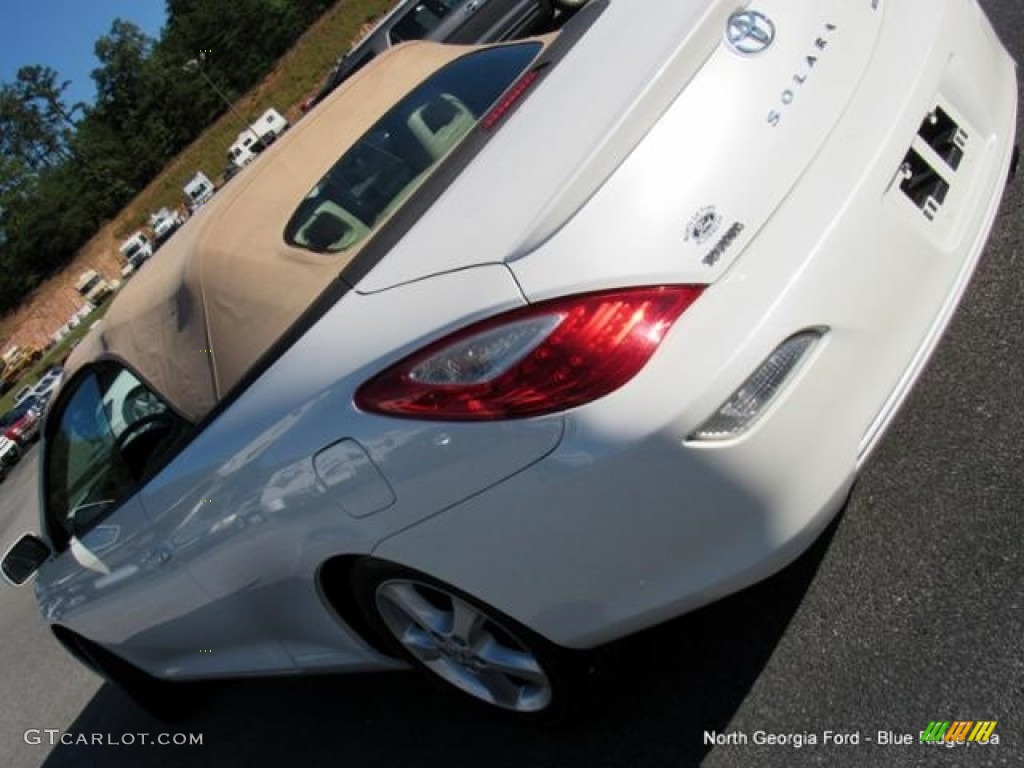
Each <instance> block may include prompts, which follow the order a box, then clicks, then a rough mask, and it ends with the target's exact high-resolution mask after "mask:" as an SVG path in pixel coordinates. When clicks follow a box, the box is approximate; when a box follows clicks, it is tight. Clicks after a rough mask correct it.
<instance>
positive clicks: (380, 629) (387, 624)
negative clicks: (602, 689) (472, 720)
mask: <svg viewBox="0 0 1024 768" xmlns="http://www.w3.org/2000/svg"><path fill="white" fill-rule="evenodd" d="M352 586H353V589H354V598H355V602H356V603H357V605H358V606H359V608H360V610H361V611H362V613H363V616H364V618H365V620H366V622H367V623H368V624H369V625H370V627H371V628H372V629H373V631H374V632H375V633H376V634H377V635H378V636H379V637H380V639H381V640H382V642H383V643H385V644H386V646H387V647H388V648H389V649H391V650H392V651H393V652H394V654H395V655H397V656H399V657H401V658H403V659H405V660H407V661H408V662H409V663H411V664H412V666H413V667H414V668H416V669H417V670H419V671H420V672H422V673H424V674H425V675H426V677H427V678H428V679H430V680H431V681H433V682H434V683H436V684H440V685H441V686H442V687H445V688H447V689H449V690H454V691H458V692H459V693H460V694H462V695H463V696H465V697H468V698H470V699H472V700H473V701H474V702H476V703H477V704H479V705H483V706H484V707H486V708H488V709H490V710H491V711H494V712H498V713H500V714H502V715H504V716H506V717H510V718H513V719H517V720H522V721H527V722H531V723H536V724H538V725H546V726H553V725H562V724H565V723H567V722H569V721H571V720H573V719H575V718H576V717H577V716H578V715H579V714H580V713H581V712H582V711H583V710H584V709H586V706H587V705H588V704H589V703H590V702H591V695H590V694H591V693H592V691H593V686H592V685H591V683H592V682H593V680H595V679H596V678H597V677H598V665H597V663H596V661H597V654H592V653H588V652H582V651H570V650H568V649H564V648H561V647H559V646H556V645H555V644H553V643H551V642H549V641H548V640H546V639H544V638H543V637H541V636H540V635H538V634H537V633H536V632H533V631H532V630H530V629H529V628H527V627H525V626H523V625H522V624H521V623H519V622H517V621H515V620H514V619H512V618H511V617H509V616H506V615H505V614H503V613H502V612H500V611H498V610H497V609H495V608H493V607H491V606H489V605H487V604H486V603H484V602H482V601H480V600H477V599H476V598H474V597H472V596H471V595H468V594H466V593H465V592H463V591H462V590H460V589H457V588H455V587H452V586H450V585H447V584H445V583H443V582H441V581H438V580H437V579H434V578H432V577H430V576H427V575H425V574H422V573H418V572H416V571H413V570H410V569H408V568H403V567H401V566H397V565H393V564H390V563H385V562H382V561H378V560H367V561H364V562H363V563H361V564H360V565H358V566H357V567H356V568H355V570H354V572H353V578H352Z"/></svg>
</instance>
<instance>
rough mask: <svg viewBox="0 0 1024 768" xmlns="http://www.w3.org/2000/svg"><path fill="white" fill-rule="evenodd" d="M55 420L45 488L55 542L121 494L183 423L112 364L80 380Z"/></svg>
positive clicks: (113, 504)
mask: <svg viewBox="0 0 1024 768" xmlns="http://www.w3.org/2000/svg"><path fill="white" fill-rule="evenodd" d="M56 419H57V423H56V426H55V427H54V429H53V431H52V433H51V435H50V437H49V439H48V441H47V451H46V457H45V460H44V466H45V469H44V472H45V485H44V491H45V507H46V515H47V521H48V525H49V528H50V534H51V537H52V538H54V540H55V542H54V543H55V545H57V546H60V545H61V544H63V543H66V542H67V540H68V539H69V538H70V537H71V536H72V535H81V534H82V533H83V532H84V530H85V529H88V527H90V526H91V525H93V524H95V523H96V522H99V520H100V519H102V517H103V516H104V515H105V514H106V513H107V512H109V511H111V510H112V509H113V508H114V507H116V506H117V505H118V504H119V503H120V502H122V501H123V500H124V499H126V498H127V497H128V496H129V495H130V494H131V493H132V492H133V490H134V488H135V487H136V486H137V485H138V483H139V481H140V480H141V479H142V478H143V477H145V476H146V474H147V471H148V470H149V469H151V468H152V467H153V466H154V465H155V463H156V462H158V461H159V460H160V459H161V458H162V457H164V456H166V451H167V450H168V449H169V448H170V446H171V445H172V444H173V442H174V440H175V438H176V437H177V436H179V435H180V434H181V433H182V431H183V430H184V429H185V428H186V426H187V424H186V422H184V420H182V419H181V418H180V417H179V416H177V415H176V414H174V413H173V412H172V411H171V410H170V409H169V408H168V407H167V406H166V405H165V404H164V403H163V402H162V401H161V400H160V399H159V398H158V397H157V396H156V395H155V394H153V393H152V392H151V391H150V390H149V389H148V388H147V387H146V386H145V385H144V384H142V382H140V381H139V379H138V378H136V377H135V376H134V375H132V374H131V373H130V372H129V371H127V370H125V369H123V368H119V367H117V366H112V365H108V366H103V367H100V368H98V369H96V370H95V371H93V372H90V373H89V374H87V375H86V376H85V377H83V378H82V379H80V380H79V383H78V386H77V388H76V389H75V391H74V393H73V394H72V395H71V396H70V398H69V399H67V400H66V401H65V404H64V405H63V407H62V409H61V411H60V413H59V415H57V416H56Z"/></svg>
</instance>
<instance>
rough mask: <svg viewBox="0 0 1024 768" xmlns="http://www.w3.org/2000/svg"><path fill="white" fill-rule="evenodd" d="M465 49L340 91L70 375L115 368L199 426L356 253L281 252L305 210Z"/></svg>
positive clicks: (233, 194)
mask: <svg viewBox="0 0 1024 768" xmlns="http://www.w3.org/2000/svg"><path fill="white" fill-rule="evenodd" d="M468 50H471V49H469V48H466V47H462V46H451V45H440V44H436V43H407V44H405V45H401V46H398V47H396V48H393V49H391V50H390V51H388V52H386V53H384V54H382V55H381V56H380V57H379V58H377V59H376V60H375V61H374V62H373V64H371V65H370V66H368V67H366V68H365V69H364V70H362V71H361V72H360V73H358V74H357V75H356V76H355V77H353V78H352V79H350V80H348V81H347V82H346V83H344V84H343V85H342V86H341V87H340V88H339V89H338V91H337V92H335V93H334V94H332V95H331V97H330V98H328V99H327V100H325V101H324V103H323V104H321V105H320V106H319V107H318V108H317V109H316V110H315V111H314V112H312V113H311V114H310V115H309V116H307V117H306V118H304V119H303V120H302V121H301V122H300V123H299V124H298V125H296V126H295V127H294V128H292V129H291V130H290V131H289V132H288V133H287V134H285V135H284V136H283V137H281V138H280V139H279V140H278V141H277V142H275V144H274V146H272V147H271V148H270V149H268V150H266V152H264V153H263V156H262V157H261V158H260V159H259V160H257V161H256V163H255V165H253V166H251V167H250V168H248V169H247V170H246V171H245V172H244V173H242V174H241V175H240V176H238V177H237V178H236V179H235V180H233V181H232V182H231V184H229V185H228V186H227V187H225V188H224V189H223V190H222V191H221V192H219V193H218V194H217V196H216V197H215V198H214V199H213V200H212V201H211V202H209V203H207V205H206V206H205V207H204V208H203V209H202V210H201V211H200V212H199V213H197V214H196V215H195V216H194V217H193V218H192V219H191V220H190V221H188V222H187V223H186V225H185V226H184V227H182V229H181V231H180V232H179V233H178V234H177V235H176V236H175V237H174V238H173V239H172V240H171V241H170V242H169V243H168V244H167V245H165V246H164V247H163V248H162V249H161V250H160V251H159V252H158V253H157V254H156V256H155V257H154V258H153V259H152V260H151V261H150V263H149V264H148V265H147V266H146V268H145V269H144V270H142V271H141V272H140V273H139V274H138V275H137V276H136V277H134V278H132V280H131V281H130V282H129V283H128V284H127V285H126V286H125V287H124V289H123V290H122V291H121V292H120V294H119V295H118V296H117V297H116V299H115V300H114V303H113V305H112V306H111V308H110V310H109V312H108V313H107V314H106V316H105V317H104V318H103V320H102V322H101V323H100V325H99V326H97V328H95V329H94V330H92V331H91V332H90V333H89V334H88V335H87V336H86V337H85V338H84V339H83V341H82V343H81V344H80V345H79V346H78V347H77V348H76V349H75V351H74V352H73V353H72V355H71V356H70V358H69V359H68V365H67V367H68V372H69V374H70V373H72V372H73V371H74V370H76V369H77V368H79V367H81V366H82V365H84V364H86V363H88V362H90V361H92V360H95V359H97V358H98V357H100V356H113V357H116V358H120V359H122V360H123V361H124V362H126V363H127V364H128V365H129V366H131V367H132V368H134V369H135V370H136V371H138V373H139V374H141V375H142V376H143V377H144V378H145V379H146V380H147V381H148V383H149V384H150V385H151V386H153V387H154V388H155V389H156V390H157V391H158V392H159V393H160V394H161V395H162V396H163V397H164V398H165V399H166V400H167V401H168V402H169V403H170V404H171V405H172V406H174V407H175V408H176V409H177V410H179V411H180V412H181V413H182V414H184V415H185V416H187V417H189V418H190V419H192V420H199V419H201V418H202V417H203V416H204V415H205V414H207V413H208V412H209V411H210V410H211V409H212V408H213V407H214V406H215V405H216V404H217V402H218V401H219V400H220V399H221V398H222V397H223V396H224V395H225V394H226V393H227V392H229V391H230V390H231V389H232V387H234V386H235V384H237V383H238V381H239V380H240V379H241V378H242V376H243V375H244V374H245V373H246V372H247V371H248V370H249V369H250V368H251V367H252V366H253V364H254V363H255V362H256V361H257V359H258V358H259V357H260V356H261V355H262V354H263V353H264V352H265V351H266V350H267V349H268V348H269V347H270V346H271V345H272V344H273V343H274V341H276V340H277V339H278V338H279V337H280V336H281V335H282V333H284V331H285V330H287V329H288V327H289V326H291V325H292V324H293V323H294V322H295V320H296V319H297V318H298V317H299V315H300V314H301V313H302V312H303V311H304V310H305V309H306V308H307V307H309V305H310V303H311V302H312V301H313V300H314V299H315V298H316V297H317V296H318V295H319V294H320V293H321V292H322V291H323V290H324V289H325V288H326V287H327V286H328V285H329V284H330V283H331V281H332V280H334V279H336V278H337V276H338V274H339V273H340V272H341V270H342V269H343V268H344V266H345V265H346V264H347V263H348V262H349V261H351V260H352V258H353V257H354V255H355V253H356V252H357V251H358V250H359V246H358V245H356V246H353V247H352V248H350V249H349V250H347V251H345V252H343V253H339V254H320V253H312V252H309V251H305V250H302V249H299V248H295V247H292V246H289V245H288V244H287V243H285V241H284V236H283V233H284V229H285V225H286V224H287V223H288V220H289V219H290V218H291V216H292V214H293V213H294V212H295V209H296V208H297V207H298V205H299V203H300V202H301V201H302V200H303V198H304V197H305V196H306V195H307V194H308V193H309V191H310V190H311V189H312V188H313V186H314V185H315V184H316V183H317V182H318V181H319V180H320V178H321V177H323V175H324V174H325V173H327V171H328V170H330V168H331V166H333V165H334V163H336V162H337V160H338V159H339V158H340V157H341V155H342V154H343V153H344V152H345V151H346V150H347V149H348V148H349V147H350V146H351V145H352V144H354V143H355V142H356V141H357V140H358V139H359V137H361V136H362V135H363V134H364V133H366V131H367V130H368V129H369V128H370V127H371V126H372V125H373V124H374V123H375V122H376V121H377V120H378V119H379V118H380V117H381V116H383V114H384V113H385V112H387V111H388V109H389V108H390V107H392V106H393V105H394V104H395V103H396V102H397V101H398V100H399V99H401V98H402V97H403V96H404V95H405V94H407V93H408V92H409V91H411V90H412V89H413V88H414V87H415V86H416V85H417V84H419V83H420V82H422V81H423V80H424V79H426V78H427V77H428V76H429V75H431V74H432V73H433V72H436V71H437V70H439V69H440V68H441V67H443V66H444V65H445V64H447V63H449V62H451V61H453V60H454V59H456V58H458V57H459V56H461V55H463V54H464V53H466V52H467V51H468ZM364 242H365V241H364Z"/></svg>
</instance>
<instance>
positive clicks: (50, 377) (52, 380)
mask: <svg viewBox="0 0 1024 768" xmlns="http://www.w3.org/2000/svg"><path fill="white" fill-rule="evenodd" d="M63 380H64V369H63V368H62V367H60V366H59V365H58V366H54V367H51V368H49V369H48V370H47V371H46V373H44V374H43V375H42V376H41V377H40V378H39V381H37V382H36V385H35V386H34V387H33V388H32V392H31V394H32V395H33V396H34V397H36V398H38V400H39V402H40V403H41V404H42V405H43V408H44V411H45V407H46V406H47V405H48V404H49V402H50V399H51V398H52V397H53V394H54V392H55V391H56V390H57V388H58V387H60V383H61V381H63Z"/></svg>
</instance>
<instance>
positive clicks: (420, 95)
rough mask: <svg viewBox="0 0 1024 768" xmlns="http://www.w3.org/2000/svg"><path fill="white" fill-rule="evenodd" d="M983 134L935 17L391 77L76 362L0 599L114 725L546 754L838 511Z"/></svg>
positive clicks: (948, 3)
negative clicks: (606, 661) (440, 687)
mask: <svg viewBox="0 0 1024 768" xmlns="http://www.w3.org/2000/svg"><path fill="white" fill-rule="evenodd" d="M639 5H642V8H641V7H639ZM1016 105H1017V85H1016V78H1015V69H1014V64H1013V62H1012V61H1011V60H1010V58H1009V57H1008V55H1007V53H1006V52H1005V51H1004V49H1003V47H1002V46H1001V45H1000V42H999V40H998V39H997V37H996V35H995V33H994V32H993V30H992V27H991V26H990V25H989V22H988V21H987V20H986V18H985V16H984V15H983V13H982V11H981V10H980V9H979V6H978V4H977V3H976V2H974V0H902V2H888V1H887V0H820V1H819V2H813V3H809V2H799V3H796V2H790V1H789V0H756V1H755V2H752V3H742V2H737V1H736V0H730V2H715V1H711V0H657V1H655V0H647V1H646V2H644V3H642V4H638V3H635V2H634V3H630V2H626V0H594V2H591V3H589V4H588V5H587V6H585V7H584V8H583V9H582V10H580V11H579V12H578V13H576V14H575V15H574V16H572V18H571V19H570V20H569V21H568V22H567V23H566V24H565V25H564V26H563V27H562V28H561V29H560V30H558V31H556V32H553V33H551V34H550V35H547V36H545V37H542V38H538V39H533V40H526V41H521V42H515V43H508V44H501V45H496V46H483V47H473V48H464V47H452V46H444V45H436V44H429V43H413V44H409V45H405V46H399V47H398V48H396V49H394V50H392V51H391V52H389V53H387V54H384V55H383V56H381V57H380V59H379V60H377V61H375V62H374V64H373V65H371V66H369V67H367V68H366V69H365V70H363V71H362V72H361V73H360V74H359V75H357V76H356V77H354V78H353V79H351V80H350V81H348V82H347V83H346V84H345V85H344V86H342V87H341V88H340V89H339V90H338V91H337V92H336V93H334V94H333V95H332V96H331V97H330V99H328V100H327V101H325V102H324V105H323V106H322V108H320V109H318V110H317V111H316V112H314V113H313V114H312V115H311V116H310V117H309V118H307V119H306V120H304V121H303V122H302V124H301V125H299V126H297V127H296V128H294V129H293V130H292V131H290V132H289V133H288V134H287V135H285V136H284V137H282V138H281V139H280V140H279V141H278V142H276V144H275V145H274V146H273V147H272V148H271V149H269V150H267V152H266V153H265V154H264V156H263V157H262V158H261V160H260V161H259V162H258V163H254V164H253V165H252V166H250V167H249V168H247V169H246V170H245V171H243V173H242V174H240V176H239V177H238V179H237V180H235V181H233V182H232V184H231V185H230V186H229V187H228V188H227V189H225V191H224V192H222V193H221V194H220V195H218V196H217V198H216V199H215V200H214V201H213V202H211V203H210V204H209V205H207V206H206V207H205V208H204V209H203V211H202V212H201V213H200V214H198V215H197V216H195V217H194V218H193V219H192V220H191V221H190V222H188V223H187V224H186V225H185V227H184V228H183V229H182V231H181V233H180V234H179V235H178V236H177V237H176V238H175V239H174V240H173V241H172V242H171V243H170V244H169V245H168V246H167V247H166V249H164V250H162V251H161V252H160V254H159V256H158V257H156V258H155V259H154V260H153V262H152V264H151V265H150V266H148V267H147V268H146V270H145V272H144V273H142V274H140V275H139V276H138V277H137V278H135V279H134V280H132V282H131V283H130V284H129V285H128V286H126V287H125V289H124V290H123V291H122V293H121V295H120V296H119V297H118V298H117V299H116V301H115V302H114V304H113V307H112V308H111V310H110V312H109V313H108V315H107V316H106V318H105V320H104V321H103V323H102V325H101V326H100V327H98V328H97V329H95V330H94V331H93V332H92V333H91V335H90V336H88V337H87V339H86V341H84V342H83V344H82V345H81V346H80V347H79V349H78V350H76V352H75V354H74V355H73V357H72V358H71V360H70V361H69V365H68V371H67V379H66V382H65V384H64V386H63V387H62V389H61V391H60V394H59V395H58V397H57V399H56V402H55V403H54V406H53V409H52V411H51V412H50V414H49V417H48V420H47V423H46V426H45V430H44V439H43V452H42V459H41V474H42V479H41V489H42V520H41V526H42V530H41V532H40V533H39V535H26V536H25V537H23V538H22V539H21V540H20V541H19V542H17V543H16V544H15V545H14V546H13V548H12V549H11V550H10V551H9V553H8V555H7V557H6V559H5V560H4V563H3V570H4V573H5V575H6V576H7V578H8V579H9V580H10V581H12V582H16V583H22V582H25V581H28V580H29V579H30V577H31V576H32V575H33V574H35V581H34V585H35V590H36V594H37V596H38V600H39V604H40V606H41V610H42V614H43V616H44V617H45V620H46V621H47V622H48V623H49V624H50V625H51V626H52V629H53V632H54V634H55V635H56V636H57V638H58V639H59V640H60V641H61V642H62V643H63V644H64V645H66V646H67V648H68V649H69V650H70V651H71V652H72V653H74V654H75V655H76V656H78V657H79V658H81V659H82V660H83V661H85V662H86V663H87V664H89V665H91V666H92V667H93V668H94V669H96V670H97V671H98V672H100V673H101V674H104V675H106V676H107V677H108V678H109V679H111V680H113V681H114V682H116V683H119V684H121V685H122V686H124V687H125V688H126V689H127V690H128V691H129V692H130V693H132V694H134V695H135V696H136V697H137V698H138V699H139V700H141V701H142V702H143V703H148V704H149V705H151V706H153V705H154V704H155V705H160V704H162V703H166V702H167V701H168V700H169V699H171V698H172V697H171V696H170V693H172V692H173V691H174V690H175V686H174V682H175V681H185V680H200V679H208V678H222V677H233V676H240V675H255V674H290V673H295V672H311V671H316V670H337V669H353V670H355V669H374V668H378V669H379V668H387V667H395V666H401V665H402V664H403V663H411V664H412V665H414V666H416V667H419V668H420V669H422V670H423V671H425V672H426V673H427V674H428V675H430V676H432V677H433V678H435V679H436V680H439V681H443V682H445V683H447V684H449V685H450V686H451V687H453V688H455V689H458V690H461V691H462V692H464V693H465V694H467V695H469V696H470V697H473V698H475V699H477V700H479V701H481V702H484V703H486V704H488V705H491V706H492V707H493V708H494V709H496V710H501V711H505V712H508V713H512V714H513V715H516V716H518V717H521V718H523V719H527V720H531V719H532V720H557V719H559V718H562V717H565V716H566V715H568V714H571V713H572V712H574V711H575V710H576V708H577V707H578V705H579V703H580V702H581V701H582V700H583V699H584V698H585V697H584V696H583V693H582V692H584V689H585V686H586V674H585V672H586V671H587V669H586V668H587V664H588V663H589V659H590V658H591V656H592V654H588V653H587V651H588V650H589V649H595V648H598V647H600V646H601V645H602V644H605V643H607V642H608V641H611V640H615V639H616V638H620V637H623V636H625V635H627V634H629V633H632V632H635V631H637V630H640V629H643V628H645V627H649V626H651V625H653V624H656V623H658V622H662V621H664V620H666V619H670V618H672V617H675V616H679V615H680V614H682V613H684V612H687V611H690V610H692V609H694V608H696V607H698V606H701V605H703V604H706V603H708V602H709V601H712V600H715V599H717V598H720V597H722V596H724V595H727V594H729V593H732V592H734V591H736V590H739V589H742V588H743V587H746V586H747V585H750V584H752V583H754V582H756V581H758V580H760V579H763V578H765V577H766V576H768V575H769V574H771V573H773V572H775V571H777V570H778V569H780V568H782V567H783V566H784V565H786V564H787V563H788V562H790V561H791V560H792V559H793V558H795V557H796V556H797V555H798V554H799V553H800V552H801V551H802V550H804V549H805V548H806V547H807V546H808V545H809V544H810V543H811V542H812V541H813V540H814V538H815V537H816V536H818V535H819V533H820V532H821V531H822V530H823V528H824V527H825V526H826V525H827V523H828V522H829V520H830V519H831V518H832V517H833V516H834V515H835V514H836V512H837V511H838V510H839V509H840V508H841V507H842V505H843V503H844V500H845V499H846V497H847V495H848V492H849V490H850V488H851V484H852V483H853V481H854V478H855V476H856V474H857V471H858V469H859V468H860V467H861V466H863V464H864V462H865V461H866V460H867V458H868V456H869V455H870V454H871V451H872V449H873V448H874V447H875V445H876V444H877V443H878V441H879V438H880V436H881V435H882V433H883V431H884V429H885V427H886V425H887V424H888V423H889V422H890V420H891V419H892V417H893V414H894V413H895V412H896V410H897V408H898V407H899V405H900V403H901V402H902V401H903V400H904V398H905V397H906V396H907V394H908V392H909V390H910V388H911V386H912V385H913V383H914V380H915V379H916V378H917V376H918V374H919V373H920V372H921V370H922V368H923V367H924V365H925V363H926V361H927V360H928V357H929V355H930V353H931V352H932V350H933V349H934V348H935V346H936V344H937V343H938V341H939V338H940V337H941V335H942V332H943V329H944V328H945V327H946V325H947V324H948V322H949V320H950V317H951V315H952V314H953V312H954V310H955V308H956V305H957V302H958V300H959V298H960V296H961V295H962V293H963V291H964V288H965V286H966V285H967V283H968V280H969V279H970V276H971V273H972V271H973V269H974V267H975V266H976V264H977V262H978V259H979V257H980V255H981V253H982V250H983V247H984V245H985V241H986V237H987V236H988V234H989V231H990V228H991V226H992V223H993V220H994V218H995V215H996V210H997V207H998V205H999V201H1000V197H1001V195H1002V193H1003V190H1004V186H1005V185H1006V183H1007V179H1008V178H1009V177H1010V176H1012V171H1013V168H1014V166H1015V159H1016V152H1015V149H1014V130H1015V123H1016ZM179 689H180V687H179Z"/></svg>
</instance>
